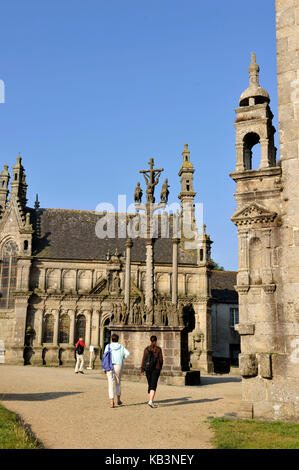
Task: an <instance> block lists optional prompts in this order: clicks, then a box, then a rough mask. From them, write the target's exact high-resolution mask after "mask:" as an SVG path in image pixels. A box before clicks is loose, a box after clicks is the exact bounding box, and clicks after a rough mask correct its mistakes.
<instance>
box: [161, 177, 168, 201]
mask: <svg viewBox="0 0 299 470" xmlns="http://www.w3.org/2000/svg"><path fill="white" fill-rule="evenodd" d="M168 188H170V186H169V185H168V179H167V178H166V179H165V181H164V183H163V186H162V191H161V194H160V198H161V202H168V195H169V190H168Z"/></svg>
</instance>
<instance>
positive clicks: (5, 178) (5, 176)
mask: <svg viewBox="0 0 299 470" xmlns="http://www.w3.org/2000/svg"><path fill="white" fill-rule="evenodd" d="M9 178H10V176H9V173H8V165H4V170H2V172H1V175H0V206H1V211H2V212H3V210H4V209H5V207H6V204H7V197H8V193H9V190H8V183H9Z"/></svg>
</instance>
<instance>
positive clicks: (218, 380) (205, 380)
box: [198, 376, 242, 387]
mask: <svg viewBox="0 0 299 470" xmlns="http://www.w3.org/2000/svg"><path fill="white" fill-rule="evenodd" d="M229 382H242V377H217V376H216V377H213V376H210V377H205V376H202V377H200V385H198V387H202V386H203V385H213V384H224V383H229Z"/></svg>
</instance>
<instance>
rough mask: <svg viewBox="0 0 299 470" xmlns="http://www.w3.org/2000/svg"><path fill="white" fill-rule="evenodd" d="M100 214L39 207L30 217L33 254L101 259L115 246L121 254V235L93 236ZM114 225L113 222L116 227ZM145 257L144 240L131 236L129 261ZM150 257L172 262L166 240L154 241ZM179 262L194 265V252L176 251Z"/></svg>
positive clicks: (168, 240)
mask: <svg viewBox="0 0 299 470" xmlns="http://www.w3.org/2000/svg"><path fill="white" fill-rule="evenodd" d="M31 213H32V212H31ZM102 216H103V215H100V214H98V213H95V212H94V211H77V210H67V209H66V210H64V209H40V210H39V213H38V216H36V215H35V216H34V217H33V218H34V223H33V225H34V228H35V230H36V233H37V234H38V236H35V237H34V240H33V256H35V257H38V258H50V259H78V260H105V259H106V253H107V251H108V250H109V251H110V253H111V254H113V253H114V252H115V250H116V249H118V252H119V253H120V254H121V255H122V256H124V254H125V242H126V239H125V238H117V237H115V238H105V239H100V238H98V237H97V236H96V233H95V227H96V223H97V222H98V220H99V219H100V218H101V217H102ZM117 225H118V224H117V221H116V224H115V226H116V229H117ZM116 232H117V230H116ZM145 257H146V247H145V241H144V240H142V239H134V240H133V247H132V249H131V260H132V261H133V262H138V261H139V262H145ZM154 260H155V261H156V262H159V263H162V264H164V263H165V264H172V243H171V240H170V239H166V238H158V239H157V240H156V242H155V245H154ZM179 263H181V264H188V265H194V264H196V252H195V251H194V250H188V251H183V250H179Z"/></svg>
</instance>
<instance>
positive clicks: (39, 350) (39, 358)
mask: <svg viewBox="0 0 299 470" xmlns="http://www.w3.org/2000/svg"><path fill="white" fill-rule="evenodd" d="M30 364H31V365H33V366H42V365H43V347H42V346H35V347H33V350H32V356H31V358H30Z"/></svg>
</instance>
